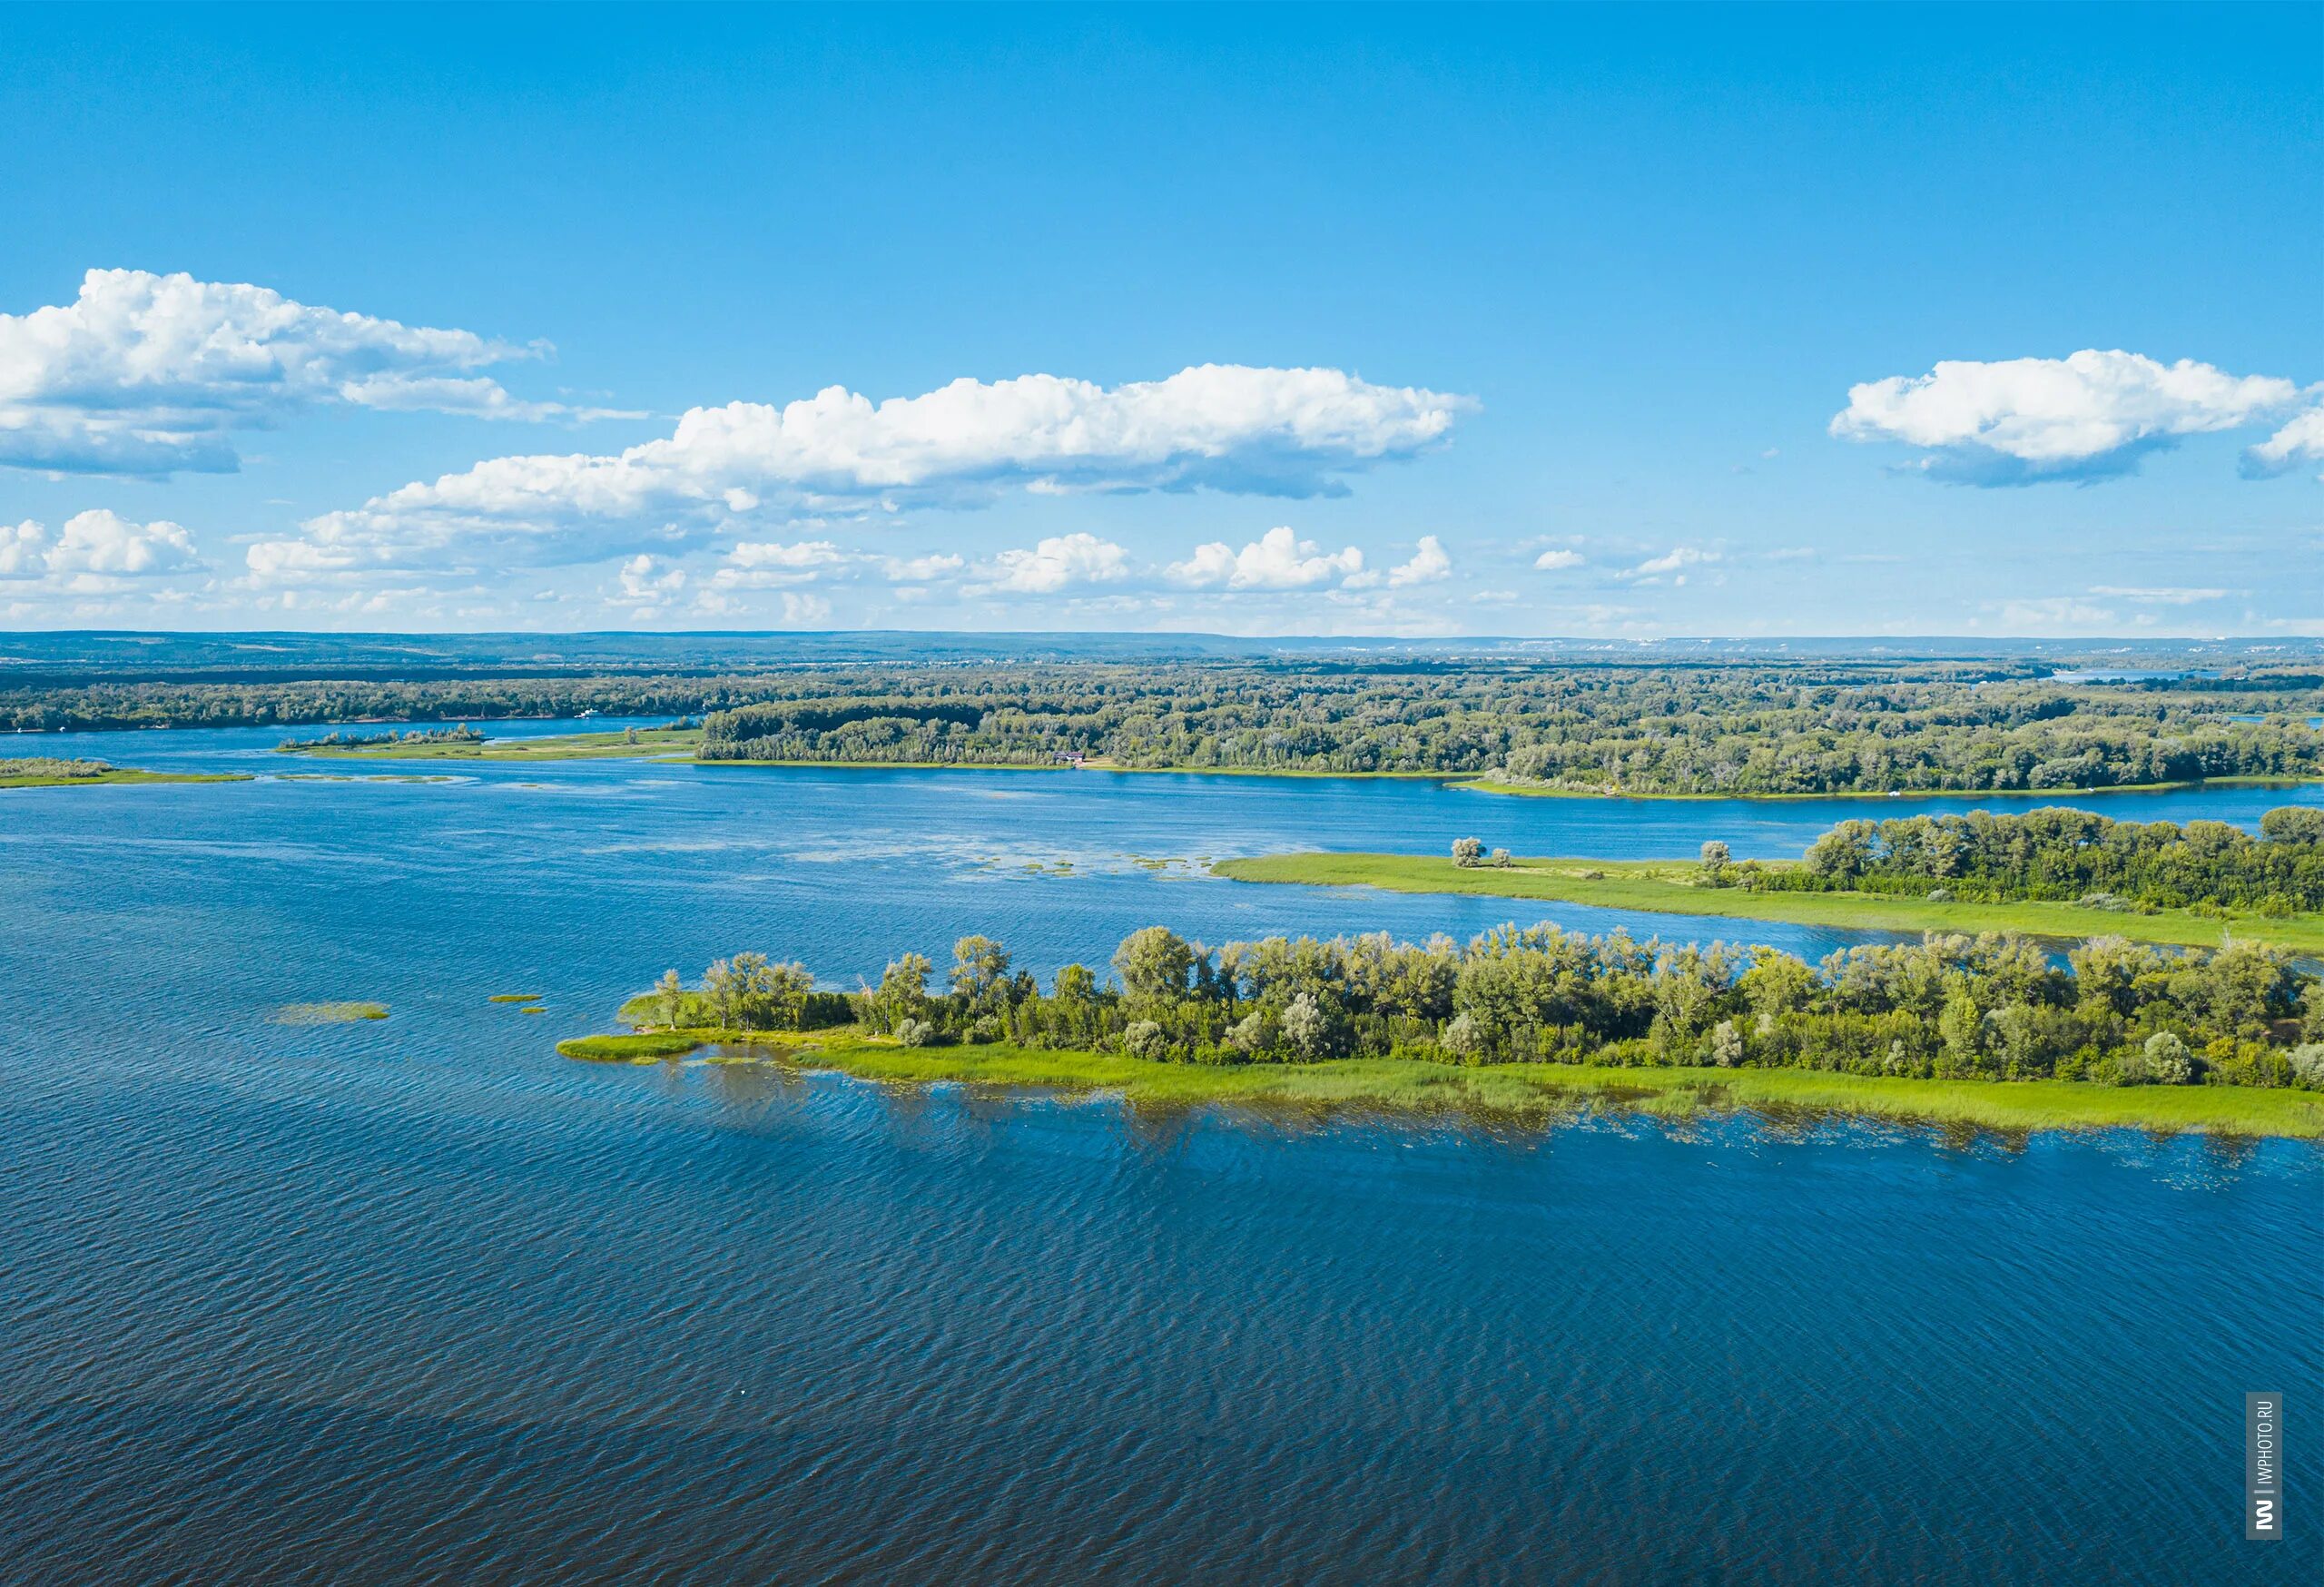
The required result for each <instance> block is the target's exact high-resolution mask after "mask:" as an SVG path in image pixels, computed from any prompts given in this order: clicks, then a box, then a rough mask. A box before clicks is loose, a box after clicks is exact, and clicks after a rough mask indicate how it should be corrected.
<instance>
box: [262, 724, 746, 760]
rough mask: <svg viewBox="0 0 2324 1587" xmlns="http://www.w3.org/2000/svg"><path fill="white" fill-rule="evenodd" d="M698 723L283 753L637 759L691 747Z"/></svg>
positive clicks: (336, 757)
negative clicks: (630, 732)
mask: <svg viewBox="0 0 2324 1587" xmlns="http://www.w3.org/2000/svg"><path fill="white" fill-rule="evenodd" d="M701 742H702V730H701V729H700V728H697V727H681V728H670V727H647V728H641V729H639V730H638V734H637V737H636V739H635V742H633V741H632V740H631V739H630V737H629V735H628V734H627V732H626V731H618V732H613V733H560V734H552V735H550V736H547V737H543V738H487V739H486V740H485V741H484V742H483V743H481V744H473V743H470V744H444V743H434V744H427V743H419V744H369V745H364V746H360V747H354V748H337V749H295V748H294V749H287V750H285V751H284V752H283V753H285V754H297V755H311V756H314V757H317V758H319V759H330V760H343V761H589V760H637V759H644V758H647V757H650V756H654V755H667V754H676V753H678V752H680V751H691V750H692V749H693V748H694V746H695V745H696V744H700V743H701Z"/></svg>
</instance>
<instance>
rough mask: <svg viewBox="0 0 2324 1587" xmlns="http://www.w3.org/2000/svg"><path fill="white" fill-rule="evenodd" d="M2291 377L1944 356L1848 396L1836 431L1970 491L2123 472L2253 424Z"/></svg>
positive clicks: (2082, 358)
mask: <svg viewBox="0 0 2324 1587" xmlns="http://www.w3.org/2000/svg"><path fill="white" fill-rule="evenodd" d="M2299 397H2300V389H2299V387H2298V386H2296V385H2294V384H2293V383H2292V382H2291V381H2290V380H2280V379H2278V378H2276V377H2273V376H2267V375H2230V374H2228V373H2227V372H2225V371H2224V370H2219V369H2216V368H2214V367H2213V366H2211V365H2210V364H2206V363H2198V362H2196V361H2195V360H2192V359H2181V360H2179V361H2178V362H2177V363H2172V364H2166V363H2162V362H2161V361H2159V360H2155V359H2151V358H2147V357H2145V356H2143V355H2142V354H2139V353H2132V352H2122V351H2112V352H2102V351H2100V350H2096V349H2094V348H2085V349H2084V350H2082V351H2080V352H2077V353H2074V354H2072V355H2071V356H2069V357H2066V358H2063V359H2045V358H2023V359H2006V360H1999V361H1996V362H1990V363H1986V362H1978V361H1975V360H1946V361H1944V362H1941V363H1939V364H1937V365H1936V367H1935V369H1934V370H1930V372H1929V373H1927V374H1925V375H1891V376H1889V377H1888V378H1887V379H1886V380H1872V381H1867V382H1866V383H1865V384H1863V385H1860V386H1852V387H1850V388H1849V389H1848V405H1847V407H1846V409H1843V410H1842V411H1841V412H1840V413H1838V414H1837V415H1836V416H1834V418H1833V419H1832V422H1831V427H1830V428H1831V432H1832V434H1834V435H1835V436H1837V437H1839V438H1841V439H1844V440H1859V441H1864V440H1886V441H1901V442H1903V443H1905V445H1907V446H1913V447H1918V448H1921V449H1923V450H1924V451H1925V452H1927V453H1928V454H1929V456H1928V457H1927V458H1925V459H1924V460H1923V464H1922V466H1923V468H1925V469H1926V471H1928V472H1929V473H1931V474H1933V475H1935V476H1937V477H1940V478H1955V479H1961V480H1965V481H1967V482H1970V483H1974V484H1988V485H2002V484H2023V483H2027V482H2029V481H2033V480H2037V479H2044V478H2068V479H2072V478H2082V479H2088V478H2098V477H2102V476H2104V475H2108V474H2119V473H2122V472H2124V471H2126V470H2128V469H2130V468H2134V467H2136V466H2137V463H2138V460H2139V458H2141V457H2142V455H2143V454H2144V453H2146V452H2147V451H2150V450H2152V449H2155V448H2157V447H2161V446H2168V445H2170V444H2171V442H2172V441H2174V440H2175V439H2177V438H2179V437H2181V436H2186V435H2196V434H2201V433H2204V432H2207V431H2212V430H2223V429H2238V428H2240V427H2241V426H2244V425H2248V424H2251V423H2254V422H2256V421H2258V420H2260V419H2264V418H2265V417H2267V416H2268V415H2269V414H2270V413H2273V412H2276V411H2278V410H2280V409H2284V408H2286V407H2289V406H2290V404H2292V403H2293V402H2295V401H2297V400H2299Z"/></svg>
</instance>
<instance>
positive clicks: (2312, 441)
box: [2243, 408, 2324, 478]
mask: <svg viewBox="0 0 2324 1587" xmlns="http://www.w3.org/2000/svg"><path fill="white" fill-rule="evenodd" d="M2305 463H2324V408H2311V409H2309V410H2308V411H2307V412H2305V413H2299V414H2295V415H2293V416H2292V419H2291V421H2290V423H2288V424H2286V425H2285V426H2284V427H2283V428H2282V429H2280V430H2278V431H2276V433H2275V434H2273V435H2271V436H2270V437H2269V438H2268V439H2266V440H2264V441H2261V442H2260V444H2259V445H2258V446H2256V447H2247V448H2245V449H2244V452H2243V471H2244V473H2246V474H2249V475H2251V476H2253V477H2254V478H2261V477H2264V476H2267V475H2270V474H2284V473H2289V472H2290V470H2292V469H2294V468H2299V467H2300V466H2301V465H2302V464H2305ZM2318 478H2324V475H2319V476H2318Z"/></svg>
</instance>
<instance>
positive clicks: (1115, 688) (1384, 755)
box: [702, 665, 2324, 793]
mask: <svg viewBox="0 0 2324 1587" xmlns="http://www.w3.org/2000/svg"><path fill="white" fill-rule="evenodd" d="M866 681H867V682H868V681H870V680H866ZM879 681H881V682H882V683H888V684H892V683H894V682H896V681H897V680H894V679H881V680H879ZM2240 703H2244V704H2249V703H2250V702H2248V701H2247V702H2240ZM2269 704H2270V705H2280V704H2281V702H2280V699H2277V698H2274V697H2270V700H2269ZM964 705H966V706H973V707H976V708H978V713H979V714H978V715H976V716H975V717H974V719H973V720H971V719H970V716H969V715H968V714H967V713H966V712H965V711H963V710H962V709H960V707H962V706H964ZM705 730H706V737H705V742H704V746H703V750H702V754H703V755H704V758H707V759H714V760H766V761H810V762H812V761H833V762H861V761H873V760H894V761H921V762H932V763H937V764H1033V763H1039V762H1045V761H1054V760H1057V759H1059V758H1067V757H1083V756H1087V757H1096V758H1101V759H1104V760H1106V761H1108V762H1110V763H1112V764H1119V765H1125V766H1186V767H1195V768H1201V767H1218V768H1221V769H1229V770H1285V771H1321V772H1452V773H1469V774H1502V775H1505V776H1508V777H1511V778H1512V779H1515V780H1518V781H1531V782H1538V783H1541V784H1545V785H1550V786H1558V787H1570V788H1577V789H1590V790H1599V791H1620V792H1633V793H1836V792H1848V791H1860V790H1889V789H1896V790H1922V789H1963V790H2006V789H2032V788H2045V787H2056V788H2066V787H2111V786H2122V785H2125V784H2142V783H2159V782H2181V781H2190V780H2193V779H2197V778H2203V777H2220V776H2283V777H2299V776H2310V775H2316V774H2319V773H2324V734H2319V733H2318V732H2317V731H2316V730H2315V729H2313V728H2311V727H2309V725H2308V724H2306V723H2305V721H2304V720H2302V719H2300V718H2299V717H2298V716H2296V715H2282V714H2280V713H2279V714H2278V715H2271V716H2266V717H2264V718H2263V719H2262V720H2260V721H2254V722H2238V721H2234V720H2232V719H2231V717H2230V715H2224V714H2222V709H2221V703H2220V701H2219V700H2218V699H2216V698H2212V697H2208V696H2207V697H2203V698H2201V699H2199V700H2194V701H2182V700H2174V699H2172V698H2171V697H2170V696H2167V695H2166V696H2158V695H2152V694H2131V693H2126V692H2122V691H2119V690H2110V689H2108V688H2105V687H2103V686H2079V687H2076V686H2068V685H2056V684H2040V683H2025V682H2015V683H2000V684H1991V683H1986V684H1981V683H1980V682H1978V681H1976V680H1972V679H1967V678H1963V677H1957V676H1945V677H1940V678H1935V679H1928V678H1920V679H1902V678H1893V677H1891V678H1885V679H1881V680H1878V681H1870V682H1867V681H1864V679H1863V678H1862V676H1861V675H1860V674H1857V673H1855V672H1850V671H1847V670H1846V669H1833V668H1826V667H1797V668H1770V667H1718V668H1709V667H1706V668H1686V667H1655V668H1630V667H1614V666H1600V667H1543V668H1512V667H1505V666H1491V667H1488V666H1478V665H1472V666H1468V667H1462V668H1433V669H1425V670H1422V669H1411V670H1404V671H1399V672H1395V673H1379V672H1363V671H1351V670H1331V671H1324V670H1317V669H1310V670H1307V671H1304V672H1301V671H1257V670H1254V669H1249V668H1227V669H1220V668H1080V669H1055V671H1054V673H1053V674H1050V675H1043V676H1041V677H1039V678H1029V677H1027V676H1025V675H1020V674H1016V673H1007V674H983V675H964V676H961V677H959V678H955V679H951V680H949V681H948V682H947V683H946V684H945V685H943V686H942V687H941V688H940V689H936V688H932V687H931V685H928V684H926V683H922V684H921V686H920V687H919V688H917V689H913V690H900V689H896V688H893V687H887V688H882V689H879V690H873V689H870V688H865V689H863V690H862V692H860V693H859V694H857V695H855V696H854V697H853V698H852V699H833V698H829V697H826V698H823V699H822V700H819V701H818V702H817V703H816V708H815V710H814V711H812V713H810V712H805V711H802V710H800V709H798V708H797V707H796V706H795V705H792V704H790V703H781V704H768V705H752V706H745V707H742V708H739V709H735V710H730V711H722V712H718V713H715V714H714V715H711V716H710V717H709V719H708V720H707V722H706V724H705Z"/></svg>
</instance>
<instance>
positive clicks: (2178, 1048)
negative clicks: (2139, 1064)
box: [2145, 1030, 2195, 1086]
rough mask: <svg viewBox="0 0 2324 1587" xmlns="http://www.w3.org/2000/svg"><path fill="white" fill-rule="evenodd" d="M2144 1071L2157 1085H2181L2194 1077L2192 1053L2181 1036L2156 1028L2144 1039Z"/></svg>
mask: <svg viewBox="0 0 2324 1587" xmlns="http://www.w3.org/2000/svg"><path fill="white" fill-rule="evenodd" d="M2145 1056H2146V1072H2147V1075H2148V1077H2149V1078H2150V1079H2152V1080H2153V1081H2154V1083H2155V1084H2157V1085H2159V1086H2183V1085H2185V1084H2186V1083H2187V1082H2188V1081H2190V1080H2191V1079H2194V1078H2195V1058H2194V1054H2193V1053H2191V1052H2190V1051H2189V1050H2188V1049H2187V1043H2186V1042H2185V1040H2182V1039H2181V1038H2180V1037H2178V1036H2176V1035H2174V1034H2172V1033H2171V1031H2168V1030H2158V1031H2156V1032H2155V1033H2154V1034H2153V1035H2152V1036H2150V1037H2148V1038H2147V1039H2146V1048H2145Z"/></svg>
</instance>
